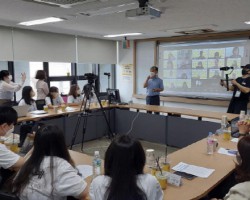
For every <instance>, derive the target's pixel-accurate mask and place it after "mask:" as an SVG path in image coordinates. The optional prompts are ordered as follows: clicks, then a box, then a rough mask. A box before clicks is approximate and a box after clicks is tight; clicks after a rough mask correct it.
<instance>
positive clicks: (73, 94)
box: [67, 84, 83, 106]
mask: <svg viewBox="0 0 250 200" xmlns="http://www.w3.org/2000/svg"><path fill="white" fill-rule="evenodd" d="M82 101H83V96H82V95H81V90H80V88H79V86H78V85H76V84H74V85H71V87H70V91H69V95H68V100H67V104H68V106H79V105H81V104H82Z"/></svg>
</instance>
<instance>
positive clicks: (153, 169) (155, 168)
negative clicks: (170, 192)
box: [151, 166, 158, 176]
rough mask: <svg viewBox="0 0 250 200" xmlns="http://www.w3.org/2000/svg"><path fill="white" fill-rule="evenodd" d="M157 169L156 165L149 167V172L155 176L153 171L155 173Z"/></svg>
mask: <svg viewBox="0 0 250 200" xmlns="http://www.w3.org/2000/svg"><path fill="white" fill-rule="evenodd" d="M157 170H158V167H156V166H153V167H151V174H152V175H153V176H155V173H156V171H157Z"/></svg>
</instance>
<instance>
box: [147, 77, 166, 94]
mask: <svg viewBox="0 0 250 200" xmlns="http://www.w3.org/2000/svg"><path fill="white" fill-rule="evenodd" d="M155 88H160V89H164V87H163V81H162V79H160V78H159V77H154V78H151V79H149V80H148V87H147V96H156V95H160V92H153V89H155Z"/></svg>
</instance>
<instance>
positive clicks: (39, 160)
mask: <svg viewBox="0 0 250 200" xmlns="http://www.w3.org/2000/svg"><path fill="white" fill-rule="evenodd" d="M86 186H87V183H86V182H85V181H84V180H83V178H82V177H80V176H79V175H78V174H77V170H76V169H75V164H74V161H73V160H72V158H71V157H70V154H69V152H68V149H67V146H66V144H65V140H64V136H63V132H62V131H61V130H60V129H59V128H58V127H57V126H54V125H44V126H42V127H41V128H40V129H38V131H37V132H36V135H35V138H34V148H33V152H32V154H31V156H30V158H29V159H28V160H27V161H26V162H25V164H24V165H23V167H22V168H21V169H20V171H19V172H18V174H17V175H16V177H15V178H14V181H13V183H12V191H13V193H14V194H16V195H18V196H19V198H20V199H21V200H34V199H39V200H45V199H46V200H50V199H56V200H64V199H66V197H67V196H73V197H75V198H77V199H81V200H83V199H85V198H86V195H87V192H86Z"/></svg>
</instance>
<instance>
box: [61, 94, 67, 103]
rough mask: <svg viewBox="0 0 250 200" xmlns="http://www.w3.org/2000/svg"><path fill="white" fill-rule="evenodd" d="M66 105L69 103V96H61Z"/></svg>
mask: <svg viewBox="0 0 250 200" xmlns="http://www.w3.org/2000/svg"><path fill="white" fill-rule="evenodd" d="M61 97H62V99H63V101H64V103H67V102H68V96H67V95H61Z"/></svg>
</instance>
